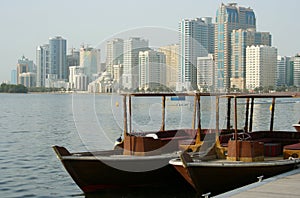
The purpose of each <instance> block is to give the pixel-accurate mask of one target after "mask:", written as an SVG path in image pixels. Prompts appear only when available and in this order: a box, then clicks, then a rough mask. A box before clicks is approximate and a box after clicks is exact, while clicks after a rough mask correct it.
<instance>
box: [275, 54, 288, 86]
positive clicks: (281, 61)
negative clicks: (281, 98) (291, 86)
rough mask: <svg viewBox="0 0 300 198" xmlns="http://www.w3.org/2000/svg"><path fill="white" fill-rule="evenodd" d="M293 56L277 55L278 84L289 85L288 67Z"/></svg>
mask: <svg viewBox="0 0 300 198" xmlns="http://www.w3.org/2000/svg"><path fill="white" fill-rule="evenodd" d="M290 60H291V57H287V56H278V57H277V71H276V76H277V79H276V86H288V67H289V65H290Z"/></svg>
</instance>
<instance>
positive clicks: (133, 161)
mask: <svg viewBox="0 0 300 198" xmlns="http://www.w3.org/2000/svg"><path fill="white" fill-rule="evenodd" d="M53 148H54V150H55V151H56V153H57V155H58V157H59V159H60V160H61V162H62V163H63V165H64V167H65V169H66V170H67V172H68V173H69V174H70V176H71V177H72V178H73V180H74V181H75V183H76V184H77V185H78V186H79V187H80V188H81V189H82V191H83V192H85V193H91V192H97V191H106V190H124V189H126V190H129V189H134V188H143V187H145V188H149V187H154V188H159V189H164V190H168V189H169V190H170V189H174V188H175V189H176V187H178V188H177V189H179V188H181V189H182V188H187V189H188V190H193V189H192V188H191V187H190V186H189V184H187V182H186V181H185V180H184V179H183V178H182V177H181V175H180V174H179V173H178V172H177V171H176V170H175V169H174V168H173V167H172V166H171V165H169V164H168V162H169V160H170V159H172V158H174V155H175V154H174V155H168V156H166V157H164V156H157V157H155V156H124V155H112V156H108V155H107V153H109V151H105V152H103V155H101V152H98V153H97V155H95V156H92V155H89V156H80V154H76V155H64V153H66V152H67V151H64V149H65V148H63V147H53ZM111 153H112V154H113V153H115V151H113V150H112V151H111ZM158 165H161V167H155V166H158ZM145 167H146V168H145ZM151 167H152V168H151ZM146 169H148V171H146Z"/></svg>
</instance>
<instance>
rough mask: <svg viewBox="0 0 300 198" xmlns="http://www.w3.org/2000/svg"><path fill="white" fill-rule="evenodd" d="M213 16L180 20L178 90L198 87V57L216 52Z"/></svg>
mask: <svg viewBox="0 0 300 198" xmlns="http://www.w3.org/2000/svg"><path fill="white" fill-rule="evenodd" d="M213 26H214V25H213V23H212V20H211V18H209V17H206V18H196V19H192V20H190V19H182V20H181V21H180V22H179V65H180V66H179V74H178V77H179V82H178V84H177V88H176V89H177V90H179V91H180V90H182V89H187V90H193V89H197V57H205V56H207V55H208V53H214V48H213V47H212V45H213V43H214V41H213V40H214V37H213V35H214V28H213Z"/></svg>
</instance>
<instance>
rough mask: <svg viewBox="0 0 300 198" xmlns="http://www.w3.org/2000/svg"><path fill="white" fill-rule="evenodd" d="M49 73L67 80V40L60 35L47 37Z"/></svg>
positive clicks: (59, 78)
mask: <svg viewBox="0 0 300 198" xmlns="http://www.w3.org/2000/svg"><path fill="white" fill-rule="evenodd" d="M49 52H50V54H49V55H50V74H53V75H57V79H58V80H62V81H67V78H68V68H67V41H66V40H65V39H63V38H62V37H60V36H56V37H53V38H49Z"/></svg>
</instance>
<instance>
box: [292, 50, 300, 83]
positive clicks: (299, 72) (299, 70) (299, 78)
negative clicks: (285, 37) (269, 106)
mask: <svg viewBox="0 0 300 198" xmlns="http://www.w3.org/2000/svg"><path fill="white" fill-rule="evenodd" d="M293 63H294V68H293V71H294V72H293V81H294V86H296V87H298V88H299V87H300V54H297V55H296V56H295V57H293Z"/></svg>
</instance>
